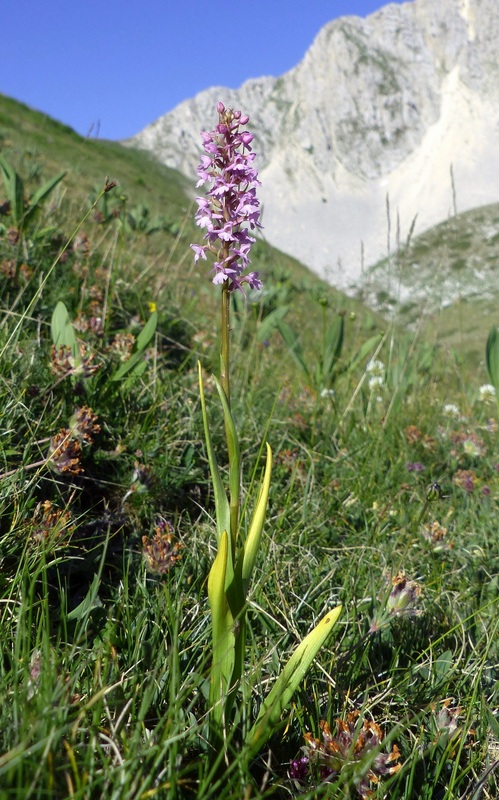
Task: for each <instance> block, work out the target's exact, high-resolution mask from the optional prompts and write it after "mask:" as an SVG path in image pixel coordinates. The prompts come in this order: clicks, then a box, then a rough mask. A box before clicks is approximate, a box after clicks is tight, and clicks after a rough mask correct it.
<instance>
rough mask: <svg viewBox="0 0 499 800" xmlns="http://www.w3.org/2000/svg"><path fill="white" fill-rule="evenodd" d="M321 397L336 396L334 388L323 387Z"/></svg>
mask: <svg viewBox="0 0 499 800" xmlns="http://www.w3.org/2000/svg"><path fill="white" fill-rule="evenodd" d="M321 397H334V389H322V390H321Z"/></svg>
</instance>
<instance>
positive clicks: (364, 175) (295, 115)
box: [127, 0, 499, 288]
mask: <svg viewBox="0 0 499 800" xmlns="http://www.w3.org/2000/svg"><path fill="white" fill-rule="evenodd" d="M218 100H222V101H223V102H224V103H225V104H226V105H229V106H232V107H234V108H240V109H242V110H243V112H244V113H248V114H249V115H250V125H249V127H250V129H251V130H252V131H253V132H254V133H255V136H256V141H255V150H256V151H257V153H258V164H259V168H260V177H261V180H262V183H263V186H262V190H261V197H262V201H263V208H264V225H265V235H266V237H267V239H268V240H269V241H270V242H271V243H272V244H274V245H276V246H278V247H279V248H280V249H282V250H284V251H285V252H288V253H291V254H293V255H294V256H295V257H297V258H299V259H300V260H301V261H303V262H304V263H306V264H307V265H308V266H310V267H311V268H312V269H313V270H314V271H315V272H317V273H318V274H320V275H321V276H322V277H325V278H326V279H327V280H329V281H330V282H332V283H335V284H336V285H337V286H340V287H342V288H349V287H352V285H353V284H358V283H359V282H360V281H361V276H362V273H363V271H364V267H367V266H369V265H371V264H373V263H375V262H376V261H378V260H379V259H380V258H382V257H383V256H386V255H387V252H389V251H393V249H394V248H395V246H396V242H397V240H400V241H403V240H404V239H405V238H406V237H407V236H408V234H409V232H410V231H412V232H413V233H414V234H418V233H420V232H422V231H424V230H426V229H428V228H430V227H431V226H433V225H435V224H438V223H439V222H441V221H443V220H445V219H447V218H448V217H449V216H451V215H453V214H454V213H455V212H456V211H465V210H467V209H471V208H474V207H477V206H481V205H485V204H489V203H493V202H495V201H498V200H499V184H498V182H497V175H498V174H499V147H498V146H497V139H498V132H499V4H498V3H497V0H438V1H437V0H413V2H407V3H404V4H402V5H387V6H385V7H383V8H382V9H380V10H379V11H378V12H376V13H375V14H372V15H371V16H369V17H367V18H365V19H361V18H359V17H354V16H348V17H343V18H340V19H337V20H335V21H333V22H331V23H329V24H327V25H325V26H324V28H323V29H322V30H321V31H320V32H319V34H318V35H317V37H316V39H315V40H314V42H313V43H312V45H311V47H310V49H309V50H308V52H307V53H306V55H305V57H304V58H303V60H302V61H301V62H300V63H299V64H298V65H297V66H296V67H295V68H294V69H292V70H290V71H289V72H287V73H286V74H284V75H282V76H280V77H277V78H276V77H262V78H258V79H256V80H250V81H247V82H246V83H244V84H243V85H242V86H241V87H240V88H239V89H237V90H234V89H227V88H222V87H216V88H211V89H208V90H206V91H204V92H201V93H200V94H198V95H197V96H196V97H194V98H193V99H190V100H186V101H185V102H183V103H181V104H180V105H179V106H178V107H177V108H175V109H174V110H173V111H171V112H170V113H168V114H165V115H164V116H162V117H161V118H160V119H158V120H157V121H156V122H154V123H153V124H152V125H150V126H148V127H147V128H145V129H144V130H143V131H142V132H141V133H139V134H137V135H136V136H135V137H133V138H132V139H131V140H129V141H128V142H127V144H128V145H132V146H135V147H139V148H144V149H147V150H151V151H153V153H154V154H155V155H156V156H157V157H158V158H159V159H160V160H161V161H162V162H163V163H164V164H166V165H167V166H170V167H174V168H176V169H178V170H180V172H182V173H183V174H184V175H186V176H189V177H190V178H191V179H192V182H193V185H194V176H195V169H196V166H197V163H198V160H199V155H200V152H201V139H200V135H199V132H200V131H201V130H205V129H210V128H212V127H213V126H214V124H215V122H216V111H215V106H216V103H217V102H218ZM414 220H415V222H414Z"/></svg>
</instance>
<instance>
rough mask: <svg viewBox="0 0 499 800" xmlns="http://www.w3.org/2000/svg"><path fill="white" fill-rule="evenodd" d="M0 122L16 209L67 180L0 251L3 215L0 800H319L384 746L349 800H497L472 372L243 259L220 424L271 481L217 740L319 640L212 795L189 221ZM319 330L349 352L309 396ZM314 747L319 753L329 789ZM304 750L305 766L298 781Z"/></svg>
mask: <svg viewBox="0 0 499 800" xmlns="http://www.w3.org/2000/svg"><path fill="white" fill-rule="evenodd" d="M0 108H1V114H2V116H1V120H0V133H1V135H2V142H3V144H2V156H3V158H4V160H5V162H6V163H8V164H10V165H13V166H14V168H15V169H16V170H17V173H18V175H21V176H22V177H23V178H25V189H26V194H27V195H28V196H29V197H31V198H33V196H34V194H35V193H36V189H37V187H40V186H41V185H43V183H44V182H45V181H46V180H48V179H50V178H51V177H53V176H54V175H55V174H56V173H58V172H59V171H60V170H62V169H67V170H68V173H67V176H66V177H65V178H64V179H63V181H62V182H61V183H59V184H58V185H57V186H55V188H54V189H53V191H52V192H51V193H50V194H49V195H48V196H47V197H46V198H45V199H44V201H43V202H41V203H40V205H39V207H38V208H37V213H36V214H33V215H32V216H31V218H29V219H28V220H27V221H26V223H25V224H23V226H21V228H20V227H19V226H16V225H14V224H13V217H12V207H10V208H9V205H8V200H9V198H8V197H7V194H6V195H5V197H4V198H2V199H3V200H4V202H1V203H0V205H1V209H2V211H1V216H0V353H1V361H0V365H1V366H0V394H1V398H0V418H1V428H0V430H1V434H2V435H1V438H0V472H1V474H0V599H1V603H0V618H1V619H0V648H1V656H2V657H1V659H0V698H1V700H2V702H1V705H0V720H1V726H0V731H1V732H0V798H1V800H3V798H9V799H10V798H13V797H19V798H47V797H50V798H61V799H62V798H67V797H72V798H73V797H74V798H89V800H90V798H95V797H104V796H106V797H108V798H116V800H118V798H119V800H127V799H129V800H136V798H141V799H142V800H146V798H185V797H199V798H201V797H202V798H210V797H213V798H227V800H228V798H234V799H235V798H241V797H250V796H251V797H262V798H263V797H298V796H300V797H305V798H306V797H308V798H312V797H313V798H316V797H329V798H338V800H339V798H344V797H356V796H359V787H362V786H364V785H365V781H366V779H367V780H368V778H369V774H370V772H369V771H370V770H373V769H374V767H375V759H376V758H377V757H378V756H379V753H380V751H382V752H383V753H385V756H387V755H388V754H392V753H395V752H396V751H395V750H394V746H395V745H396V746H397V748H398V750H399V751H400V755H399V757H397V758H396V759H395V758H394V760H393V761H391V762H389V763H390V764H391V766H395V765H396V764H400V765H401V766H400V769H398V770H397V771H392V772H389V771H388V770H387V773H386V774H385V775H384V776H383V777H382V778H381V780H380V782H379V784H375V783H374V782H372V783H371V782H370V781H369V780H368V783H369V785H370V786H371V789H372V791H373V792H374V796H375V797H376V796H377V797H383V796H385V795H388V796H390V798H394V800H399V799H400V800H402V799H404V800H409V798H416V797H417V798H423V800H430V798H446V800H451V798H456V800H457V798H458V797H459V798H461V797H463V796H469V797H476V796H478V793H479V792H482V796H483V797H488V798H493V797H494V796H496V792H497V780H496V778H495V777H494V770H493V769H491V767H493V765H494V761H495V759H497V741H498V739H499V734H498V723H497V719H496V717H495V714H496V709H497V687H498V680H497V679H498V675H497V664H498V655H499V654H498V642H499V637H498V635H497V634H498V619H499V616H498V614H497V606H498V580H499V577H498V576H499V556H498V550H497V531H496V527H495V513H494V512H495V510H496V508H497V499H498V496H499V471H498V464H499V454H498V448H497V423H496V420H497V406H496V403H495V400H494V399H493V397H491V394H490V392H489V393H487V392H486V391H481V392H480V384H481V383H483V382H484V381H485V373H482V374H479V373H478V374H477V372H476V371H475V373H474V374H472V375H471V376H470V374H469V373H468V374H465V373H463V371H462V369H461V364H460V361H459V359H458V358H453V357H452V354H450V356H449V354H447V353H445V354H444V355H445V357H444V358H442V357H441V353H440V351H439V350H436V349H435V348H434V347H432V346H431V345H428V344H425V343H420V342H419V341H418V339H417V338H416V337H414V336H412V335H411V336H402V335H401V334H400V333H398V332H397V330H396V329H395V328H394V327H393V326H386V327H385V326H381V324H380V322H379V320H378V319H377V318H376V317H375V316H374V315H372V314H369V313H368V312H366V311H365V310H364V309H363V307H362V306H361V305H360V304H355V303H354V302H353V301H348V300H346V299H345V298H343V297H342V296H341V295H339V294H337V293H335V292H334V291H333V290H332V289H330V288H329V287H326V286H325V285H324V284H321V283H320V282H318V281H317V280H316V279H315V278H314V277H313V276H311V275H310V274H309V273H308V272H307V271H306V270H304V268H302V267H301V266H300V265H299V264H297V263H296V262H293V261H292V260H291V259H288V258H287V257H285V256H284V255H282V254H279V253H276V252H275V251H272V250H271V249H270V248H268V247H267V246H266V245H265V243H264V242H259V243H258V248H257V253H256V255H255V259H254V265H255V268H258V269H260V270H261V272H262V276H263V278H264V281H265V288H264V291H263V292H262V294H261V296H253V295H250V296H249V297H248V301H247V303H240V304H237V305H235V307H234V309H233V320H234V324H233V331H232V343H233V355H232V361H233V365H234V373H233V383H232V392H233V413H234V416H235V418H236V421H237V425H238V430H239V435H240V441H241V450H242V456H243V462H244V463H243V474H244V481H243V484H244V485H245V486H247V485H248V484H249V483H250V482H251V481H256V480H257V478H258V476H259V474H260V470H261V466H262V450H263V446H264V441H265V440H268V441H269V442H270V443H271V445H272V449H273V451H274V453H275V467H274V472H273V476H272V482H271V489H270V498H269V503H270V515H269V517H268V521H267V523H266V525H265V529H264V534H263V535H264V547H263V549H264V553H265V555H264V558H262V559H261V560H260V561H259V562H258V563H257V566H256V571H257V581H256V586H255V588H254V590H253V592H252V595H251V597H250V608H249V611H248V616H249V621H250V633H249V637H248V638H249V641H250V646H249V652H248V659H247V663H246V673H245V676H244V680H243V682H242V689H241V692H242V693H243V694H244V693H245V696H246V698H247V702H246V703H245V705H244V707H245V708H246V712H245V713H246V716H244V715H243V717H242V718H241V719H239V720H237V724H238V725H239V726H240V730H241V731H242V732H244V730H247V729H248V728H249V726H250V725H251V724H252V722H253V720H254V718H255V716H256V713H257V710H258V707H259V705H260V703H261V702H262V698H263V696H265V695H266V694H267V686H268V685H269V684H270V685H272V684H273V682H274V680H275V677H276V675H277V674H278V673H279V670H280V666H281V665H282V664H283V663H284V662H285V661H286V658H287V656H288V655H289V653H291V652H292V651H293V650H294V649H295V647H296V643H297V642H299V641H301V640H302V639H303V638H304V636H305V635H306V633H307V632H308V631H309V630H310V628H311V627H312V626H313V624H314V623H315V622H316V621H317V620H318V619H319V618H320V616H321V614H322V613H323V612H324V610H325V609H326V608H329V607H331V606H333V605H335V604H338V603H341V604H342V606H343V614H342V617H341V619H340V622H339V623H338V626H337V627H338V631H339V633H338V634H337V635H336V636H335V637H333V639H332V641H330V642H329V644H328V648H327V649H325V650H324V651H323V652H321V653H320V656H319V658H318V659H317V663H316V666H315V667H314V669H313V671H312V672H310V673H309V674H308V675H307V678H306V680H305V681H304V682H303V685H302V686H301V687H300V689H299V691H298V692H297V693H296V694H295V695H294V697H293V699H292V702H291V704H290V706H289V708H288V709H287V710H286V712H285V714H284V716H283V720H282V725H281V727H280V729H279V731H278V732H277V733H276V735H275V737H274V738H273V739H272V740H271V741H270V742H268V747H267V748H266V749H265V750H262V752H260V753H259V754H258V755H257V756H256V757H255V758H252V759H247V758H246V757H245V754H244V750H243V749H241V748H240V743H239V742H238V740H237V736H236V738H235V739H234V740H233V741H232V742H231V743H230V749H231V761H230V764H229V765H228V766H227V769H226V770H225V771H224V773H223V774H222V775H220V774H216V773H214V774H210V770H209V758H208V752H207V744H206V712H207V697H208V687H207V675H208V667H209V657H208V655H207V648H208V646H209V641H210V631H209V624H208V623H209V613H208V609H207V599H206V578H207V575H208V571H209V568H210V565H211V563H212V560H213V556H214V551H215V542H214V531H213V513H214V504H213V497H212V493H211V489H210V482H209V471H208V465H207V459H206V451H205V446H204V442H203V437H202V429H203V424H202V418H201V410H200V403H199V394H198V387H197V366H196V364H197V360H198V359H201V362H202V364H203V367H204V369H205V373H206V394H207V403H208V406H209V415H210V418H211V421H212V437H213V445H214V448H215V450H216V452H217V455H218V456H219V460H220V462H221V463H225V462H224V446H223V441H224V432H223V423H222V421H221V419H219V418H218V417H217V414H216V405H215V402H216V401H215V397H214V395H213V394H212V389H213V386H212V384H211V382H210V377H209V375H210V372H211V371H215V372H217V371H218V352H219V345H218V312H219V309H218V299H217V292H216V289H215V287H213V286H212V285H211V283H210V280H209V276H208V275H207V274H206V271H203V269H202V268H201V269H198V268H196V269H194V267H193V264H192V253H191V251H190V250H189V248H188V244H189V242H190V241H195V240H196V232H195V230H194V226H193V224H192V222H191V219H190V216H191V213H192V212H191V210H190V201H189V199H186V198H187V195H186V194H184V193H183V192H182V189H183V186H184V184H183V182H182V181H181V179H180V178H179V177H178V176H177V175H175V173H171V171H163V170H162V169H161V168H159V167H158V166H157V165H155V164H154V162H153V161H151V160H150V159H148V158H147V157H146V156H144V154H142V153H133V152H131V151H129V150H125V149H123V150H122V149H121V148H119V146H118V145H108V144H106V143H102V142H89V141H86V140H82V139H80V137H77V136H76V134H74V133H73V132H71V131H69V130H67V129H65V128H64V127H63V126H58V124H57V123H53V122H51V121H48V120H46V119H45V118H44V117H43V116H41V117H40V116H39V115H37V114H36V112H32V111H30V110H29V109H26V108H24V107H22V106H19V105H18V104H15V103H14V102H13V101H8V100H6V99H4V98H2V99H1V103H0ZM16 126H19V128H18V133H17V134H16V136H14V130H15V127H16ZM43 126H45V130H51V131H52V133H50V135H49V136H48V138H47V139H46V140H43V139H42V138H41V133H40V131H43ZM30 131H31V132H30ZM37 136H38V139H36V142H37V144H36V151H35V143H34V139H35V138H36V137H37ZM32 137H33V138H32ZM58 137H59V138H58ZM50 138H52V142H50V141H49V139H50ZM56 140H57V141H56ZM54 141H56V144H55V145H54V146H53V147H52V145H53V144H54ZM106 175H107V176H109V180H110V181H111V180H114V179H118V180H119V186H117V187H114V188H111V186H110V184H107V186H106V185H105V176H106ZM97 187H99V188H97ZM104 188H107V189H109V191H103V190H104ZM125 195H126V199H125V198H124V196H125ZM61 303H62V304H63V305H61ZM338 312H342V313H344V315H345V316H344V318H343V319H344V323H345V339H344V343H343V347H342V348H341V350H340V351H339V352H338V355H339V358H338V360H336V361H335V362H334V364H333V365H332V368H331V369H325V368H324V364H325V363H326V361H327V359H325V358H324V355H325V353H326V351H327V342H328V331H329V330H331V329H332V327H333V326H334V325H335V324H336V323H337V320H338V318H339V317H338ZM67 317H69V321H70V323H71V324H68V319H67ZM353 317H355V318H353ZM281 323H285V325H283V324H281ZM61 331H62V332H63V333H61ZM58 336H64V337H65V339H64V340H63V339H60V338H58ZM54 339H55V340H56V341H55V342H54ZM61 341H62V342H63V344H64V345H65V348H64V347H63V348H62V349H61V348H60V346H59V345H60V343H61ZM366 343H367V344H366ZM357 714H358V716H357ZM337 719H339V720H341V723H340V726H339V732H340V733H341V731H343V734H344V736H343V737H341V736H339V733H338V729H337V723H336V722H335V720H337ZM321 720H326V721H327V722H328V723H329V725H330V729H331V737H335V736H336V737H337V738H336V739H335V740H334V741H335V743H336V746H338V747H339V745H338V741H339V739H340V740H341V743H342V745H341V746H342V749H341V752H340V756H341V757H340V758H336V760H335V761H334V763H333V762H331V760H330V761H329V762H328V761H327V752H326V751H324V752H323V751H322V749H321V748H323V747H325V745H324V741H326V742H327V741H328V740H327V730H326V729H325V728H324V726H322V732H321V727H320V724H321ZM364 723H365V724H364ZM366 725H367V728H366V727H365V726H366ZM378 726H379V727H378ZM366 731H367V732H368V734H369V736H371V737H372V736H373V734H376V736H377V737H378V738H379V739H381V742H380V743H379V745H378V744H376V746H375V747H374V749H373V748H372V747H371V748H370V747H369V746H367V745H366V742H365V735H366ZM306 732H309V733H310V736H309V738H308V740H307V741H308V747H309V748H310V746H311V745H310V742H311V741H313V740H315V739H317V741H318V744H317V748H318V750H319V752H320V754H321V757H322V759H323V760H322V762H321V761H320V758H319V764H318V765H317V768H315V767H314V765H313V763H310V762H307V765H308V766H307V765H305V764H303V763H302V762H301V758H302V756H303V752H302V750H301V748H302V747H303V746H306V745H305V742H306V740H305V739H304V733H306ZM324 735H326V740H324V738H323V737H324ZM362 736H364V739H363V738H362ZM331 737H330V739H329V741H330V742H331V740H332V739H331ZM338 737H339V739H338ZM241 738H243V737H241ZM345 742H346V744H345ZM331 747H333V745H331ZM333 752H334V754H335V757H336V755H337V751H336V750H334V747H333ZM377 763H379V759H378V762H377ZM305 766H307V770H305V769H304V767H305ZM302 767H303V769H302ZM333 767H334V768H333ZM300 770H301V771H300ZM390 770H391V767H390ZM371 774H372V773H371ZM378 774H379V770H378ZM366 776H367V778H366ZM324 779H327V780H326V781H325V782H324Z"/></svg>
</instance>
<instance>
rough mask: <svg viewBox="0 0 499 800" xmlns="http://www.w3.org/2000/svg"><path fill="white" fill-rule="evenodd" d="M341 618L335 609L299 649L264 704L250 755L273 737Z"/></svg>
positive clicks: (250, 742)
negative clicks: (299, 687) (296, 692)
mask: <svg viewBox="0 0 499 800" xmlns="http://www.w3.org/2000/svg"><path fill="white" fill-rule="evenodd" d="M340 614H341V606H337V607H336V608H334V609H332V611H330V612H329V613H328V614H326V616H325V617H323V618H322V619H321V621H320V622H319V623H318V624H317V625H316V626H315V628H314V629H313V631H311V632H310V633H309V634H308V636H306V637H305V639H304V640H303V641H302V643H301V644H300V645H298V647H297V648H296V650H295V652H294V653H293V655H292V656H291V658H290V659H289V661H288V663H287V664H286V666H285V667H284V669H283V670H282V672H281V674H280V675H279V677H278V678H277V680H276V682H275V684H274V687H273V688H272V690H271V691H270V693H269V694H268V696H267V697H266V698H265V700H264V701H263V703H262V705H261V708H260V712H259V714H258V717H257V720H256V722H255V724H254V725H253V727H252V728H251V730H250V731H249V733H248V736H247V738H246V745H247V747H248V750H249V754H250V755H255V754H256V753H257V752H258V750H260V748H261V747H263V745H264V744H265V742H266V741H267V739H268V738H269V736H270V735H271V733H272V731H273V730H274V728H275V727H276V725H277V724H278V722H279V720H280V718H281V714H282V713H283V711H284V709H285V708H286V706H287V705H288V703H289V701H290V699H291V697H292V695H293V693H294V692H295V691H296V689H297V688H298V686H299V685H300V683H301V681H302V680H303V678H304V677H305V675H306V673H307V670H308V669H309V667H310V665H311V664H312V661H313V660H314V658H315V657H316V656H317V654H318V652H319V650H320V649H321V647H322V646H323V645H324V644H325V642H326V639H327V638H328V636H329V634H330V633H331V631H332V630H333V628H334V626H335V625H336V622H337V621H338V618H339V616H340Z"/></svg>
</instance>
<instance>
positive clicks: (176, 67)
mask: <svg viewBox="0 0 499 800" xmlns="http://www.w3.org/2000/svg"><path fill="white" fill-rule="evenodd" d="M398 1H399V2H401V0H398ZM385 4H386V3H384V2H383V0H302V1H301V2H299V1H298V0H211V1H210V0H203V2H201V0H177V2H174V1H171V0H163V1H161V0H10V2H8V6H9V8H8V12H7V9H5V10H4V14H3V15H2V16H3V25H2V70H1V77H0V91H1V92H2V93H3V94H6V95H9V96H11V97H14V98H15V99H17V100H21V101H23V102H24V103H27V104H28V105H30V106H32V107H33V108H37V109H39V110H40V111H44V112H46V113H48V114H50V115H51V116H53V117H55V118H56V119H59V120H60V121H61V122H65V123H66V124H68V125H71V127H73V128H74V129H75V130H76V131H78V133H81V134H83V135H86V134H88V133H89V131H90V130H91V129H92V135H95V134H96V131H97V130H98V132H99V135H100V136H101V137H104V138H107V139H120V138H126V137H128V136H131V135H132V134H134V133H137V132H138V131H140V130H142V128H144V127H145V126H146V125H148V124H149V123H151V122H153V121H154V120H155V119H157V118H158V117H159V116H161V115H162V114H164V113H165V112H166V111H170V110H171V109H172V108H174V107H175V106H176V105H177V104H178V103H180V102H181V101H182V100H185V99H187V98H188V97H192V96H193V95H195V94H196V93H197V92H199V91H201V90H202V89H206V88H208V87H209V86H214V85H221V86H229V87H231V88H237V87H238V86H240V85H241V83H243V82H244V81H245V80H247V79H248V78H256V77H259V76H261V75H281V74H282V73H283V72H286V71H287V70H288V69H291V67H293V66H295V65H296V64H297V63H298V61H299V60H300V59H301V58H302V57H303V55H304V54H305V52H306V50H307V49H308V47H309V46H310V44H311V43H312V41H313V39H314V37H315V36H316V34H317V33H318V32H319V30H320V29H321V27H322V26H323V25H324V24H325V23H326V22H329V21H330V20H332V19H335V18H336V17H341V16H345V15H348V14H355V15H357V16H362V17H364V16H367V15H368V14H371V13H372V12H373V11H376V10H377V9H378V8H381V6H383V5H385Z"/></svg>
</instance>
